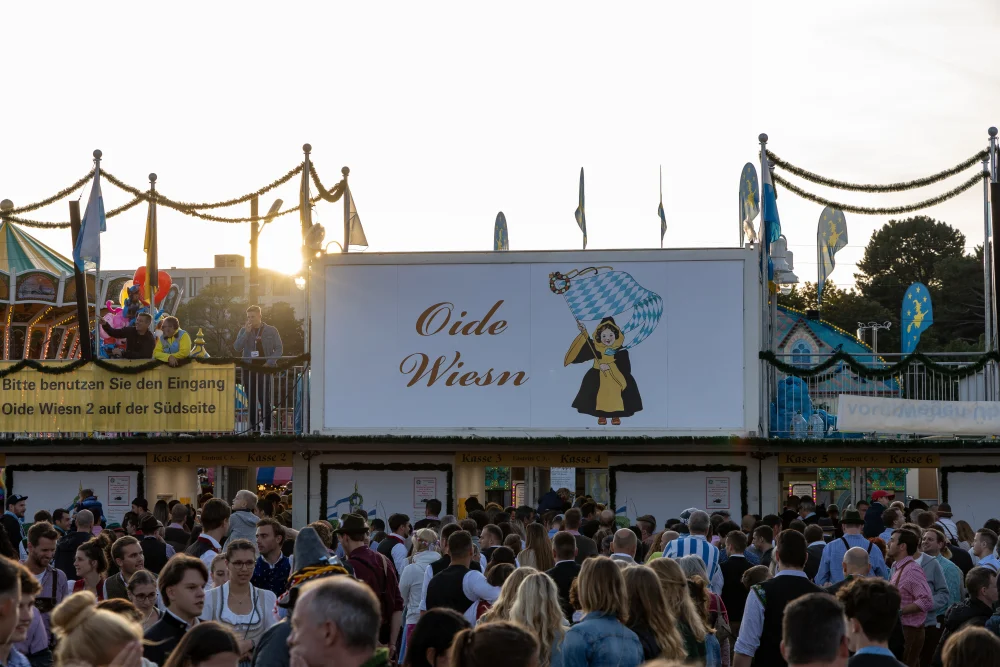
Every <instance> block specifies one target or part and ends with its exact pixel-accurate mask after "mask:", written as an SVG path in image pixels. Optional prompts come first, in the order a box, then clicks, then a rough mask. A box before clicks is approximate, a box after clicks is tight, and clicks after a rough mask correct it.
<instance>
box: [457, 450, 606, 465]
mask: <svg viewBox="0 0 1000 667" xmlns="http://www.w3.org/2000/svg"><path fill="white" fill-rule="evenodd" d="M455 465H459V466H463V465H464V466H509V467H515V468H520V467H528V466H535V467H539V468H607V467H608V455H607V454H605V453H604V452H458V453H457V454H456V455H455Z"/></svg>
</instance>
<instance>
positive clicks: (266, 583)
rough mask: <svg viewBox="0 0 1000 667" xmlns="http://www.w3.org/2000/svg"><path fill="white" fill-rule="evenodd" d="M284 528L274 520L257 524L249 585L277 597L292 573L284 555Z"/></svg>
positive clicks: (283, 590) (286, 585) (289, 561)
mask: <svg viewBox="0 0 1000 667" xmlns="http://www.w3.org/2000/svg"><path fill="white" fill-rule="evenodd" d="M284 544H285V528H284V527H283V526H282V525H281V524H280V523H278V522H277V521H275V520H274V519H261V520H260V521H259V522H258V523H257V551H258V552H259V553H260V555H259V556H258V557H257V563H256V565H254V568H253V578H252V579H251V580H250V583H251V584H253V585H254V586H256V587H257V588H263V589H266V590H269V591H271V592H272V593H274V594H275V595H276V596H277V597H279V598H280V597H281V595H282V594H283V593H284V592H285V589H286V588H287V587H288V576H289V575H290V574H291V572H292V562H291V559H290V558H288V557H287V556H285V555H284V553H283V552H282V547H283V546H284Z"/></svg>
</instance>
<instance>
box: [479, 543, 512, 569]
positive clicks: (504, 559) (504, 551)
mask: <svg viewBox="0 0 1000 667" xmlns="http://www.w3.org/2000/svg"><path fill="white" fill-rule="evenodd" d="M502 563H509V564H511V565H513V566H514V567H515V568H516V567H517V566H518V559H517V556H515V555H514V552H513V551H511V548H510V547H497V548H496V549H494V550H493V557H492V558H490V564H489V565H488V566H487V568H486V570H487V571H489V568H491V567H493V566H494V565H500V564H502Z"/></svg>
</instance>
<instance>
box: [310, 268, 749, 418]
mask: <svg viewBox="0 0 1000 667" xmlns="http://www.w3.org/2000/svg"><path fill="white" fill-rule="evenodd" d="M711 252H713V251H689V252H688V253H687V254H686V255H684V256H685V257H702V258H703V259H702V260H695V259H691V260H684V261H681V260H674V261H664V260H663V259H658V260H657V261H623V259H624V258H628V257H632V256H637V255H639V254H641V253H630V254H625V253H621V252H615V253H600V252H593V253H590V252H588V253H585V254H582V253H566V260H567V261H559V262H537V261H528V260H529V259H533V258H534V256H537V255H538V254H535V253H502V255H505V256H508V255H510V256H512V257H503V258H499V259H498V258H497V256H498V255H500V254H501V253H493V254H491V255H489V256H487V259H488V261H483V259H484V256H483V255H482V254H471V253H470V255H469V257H470V258H479V259H478V260H477V259H469V260H468V263H456V260H455V259H454V256H452V259H451V260H450V261H445V260H442V261H441V262H440V263H430V262H428V260H427V259H423V260H421V261H422V262H425V263H420V264H416V263H409V264H407V263H385V262H390V261H391V262H400V261H405V259H406V258H410V260H411V261H413V258H414V257H419V256H413V255H409V256H403V258H404V259H403V260H400V259H397V258H395V257H393V256H378V255H376V256H371V257H369V256H365V257H364V258H355V259H352V260H351V259H348V260H337V261H339V262H346V263H335V264H331V265H328V266H327V267H326V269H325V272H324V274H323V279H324V285H323V287H322V290H321V291H322V292H323V293H325V301H324V302H323V303H322V307H323V308H325V315H323V316H322V317H321V318H320V317H316V318H314V321H315V320H316V319H321V320H322V328H321V329H320V330H318V331H316V332H314V335H315V336H317V338H318V340H319V342H318V343H317V344H316V346H322V348H321V349H322V356H323V360H322V364H321V365H320V366H321V368H322V375H321V376H320V378H317V379H321V382H320V383H319V384H321V386H322V392H323V394H322V396H323V398H322V403H320V405H321V406H322V422H321V424H322V427H323V429H324V431H325V432H327V433H345V432H376V433H390V432H396V431H401V430H404V431H405V430H407V429H454V430H458V429H463V430H468V429H494V428H511V429H538V430H544V431H548V432H551V431H553V430H557V431H564V430H583V429H591V430H592V431H594V432H596V433H597V434H604V433H606V432H608V431H610V432H612V433H621V432H622V431H626V430H630V429H631V430H634V431H642V432H644V433H648V432H650V431H667V432H669V431H683V432H712V433H716V432H726V433H742V432H745V431H746V426H745V425H746V423H747V419H746V416H745V412H744V410H745V405H750V406H752V408H753V409H755V406H756V403H757V401H756V398H754V397H750V399H749V400H748V399H747V398H746V397H745V396H744V388H745V386H746V385H747V384H748V383H747V382H746V381H745V380H746V377H747V375H746V374H747V372H748V371H747V368H745V367H746V366H747V364H748V359H747V358H746V357H747V353H746V350H747V349H756V342H755V341H756V338H755V336H756V329H757V328H756V326H747V327H745V326H744V320H745V317H744V312H745V308H749V309H750V311H751V312H752V313H754V312H755V310H754V309H755V308H756V307H755V306H754V305H753V304H752V303H747V304H745V303H744V301H745V298H748V297H747V293H749V294H753V293H754V292H752V291H751V290H750V289H749V288H747V289H745V286H744V275H745V271H746V270H747V269H746V265H745V262H746V260H747V258H748V257H750V253H749V252H746V251H736V250H731V251H714V252H715V254H714V255H711V254H710V253H711ZM697 253H702V254H697ZM720 253H721V254H720ZM544 256H545V257H550V258H552V257H558V256H559V253H546V254H544ZM646 256H654V255H653V254H652V253H646ZM665 256H666V255H665V254H663V253H661V254H656V255H655V257H658V258H663V257H665ZM434 257H439V256H436V255H435V256H434ZM462 257H463V256H461V255H460V256H458V258H459V260H461V259H462ZM713 257H714V259H713ZM518 260H519V261H518ZM570 260H572V261H570ZM331 261H332V260H331ZM474 261H475V262H478V263H472V262H474ZM319 298H323V297H322V295H321V296H320V297H319ZM314 307H315V304H314ZM318 315H319V313H318V312H317V316H318ZM748 317H749V316H748ZM754 317H755V315H754ZM748 321H749V320H748ZM581 327H582V328H583V329H584V330H585V331H586V334H587V335H586V336H584V335H582V334H581V331H580V328H581ZM749 363H751V364H756V363H757V362H756V359H755V358H754V359H752V360H749ZM751 384H752V383H751ZM314 403H319V401H315V402H314ZM318 416H319V415H317V417H318ZM317 421H319V420H317ZM753 421H754V423H756V416H754V418H753Z"/></svg>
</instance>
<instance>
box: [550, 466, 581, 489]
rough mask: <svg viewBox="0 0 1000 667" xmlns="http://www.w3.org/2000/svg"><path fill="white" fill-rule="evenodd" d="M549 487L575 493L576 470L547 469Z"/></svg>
mask: <svg viewBox="0 0 1000 667" xmlns="http://www.w3.org/2000/svg"><path fill="white" fill-rule="evenodd" d="M549 486H551V487H552V488H553V489H569V490H570V491H572V492H574V493H576V468H549Z"/></svg>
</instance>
